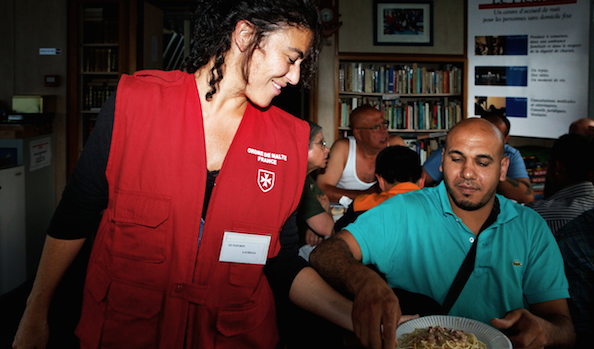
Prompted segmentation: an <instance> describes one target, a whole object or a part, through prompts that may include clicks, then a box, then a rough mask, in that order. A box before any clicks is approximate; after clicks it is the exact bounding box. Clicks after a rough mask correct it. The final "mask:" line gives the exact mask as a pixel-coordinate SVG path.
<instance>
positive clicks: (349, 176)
mask: <svg viewBox="0 0 594 349" xmlns="http://www.w3.org/2000/svg"><path fill="white" fill-rule="evenodd" d="M348 140H349V156H348V158H347V162H346V165H345V166H344V170H342V176H341V177H340V179H339V180H338V183H337V184H336V187H337V188H340V189H350V190H367V189H369V188H371V187H372V186H373V185H374V184H375V181H374V182H372V183H367V182H363V181H362V180H360V179H359V177H357V163H356V162H357V141H356V140H355V137H353V136H348Z"/></svg>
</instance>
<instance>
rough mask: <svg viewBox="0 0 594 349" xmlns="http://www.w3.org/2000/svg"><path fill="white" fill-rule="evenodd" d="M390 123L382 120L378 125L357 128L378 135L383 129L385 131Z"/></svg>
mask: <svg viewBox="0 0 594 349" xmlns="http://www.w3.org/2000/svg"><path fill="white" fill-rule="evenodd" d="M389 124H390V122H389V121H388V120H384V121H382V122H381V123H379V124H376V125H373V126H371V127H357V128H360V129H363V130H371V132H373V133H378V132H380V131H381V130H383V129H387V128H388V125H389Z"/></svg>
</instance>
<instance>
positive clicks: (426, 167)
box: [423, 114, 534, 203]
mask: <svg viewBox="0 0 594 349" xmlns="http://www.w3.org/2000/svg"><path fill="white" fill-rule="evenodd" d="M482 119H485V120H487V121H490V122H492V123H493V124H494V125H495V126H497V128H498V129H499V131H501V133H502V134H503V136H504V139H505V156H507V157H508V158H509V169H508V171H507V176H506V178H505V179H504V180H502V181H501V182H500V183H499V186H498V187H497V192H498V193H499V194H501V195H503V196H505V197H506V198H508V199H512V200H515V201H516V202H519V203H526V202H532V201H534V192H533V191H532V184H531V182H530V177H529V176H528V172H527V171H526V164H525V163H524V159H522V154H520V152H519V151H518V150H517V149H515V148H513V147H511V146H510V145H508V144H507V141H508V140H509V130H510V123H509V120H508V119H507V117H505V116H504V115H499V114H490V115H487V116H484V117H482ZM442 149H443V148H442V147H440V148H437V150H435V151H434V152H433V153H432V154H431V155H430V156H429V158H427V161H425V163H424V164H423V172H424V173H425V174H426V176H425V185H426V186H432V185H435V184H437V183H439V182H440V181H441V180H442V179H443V173H442V172H441V168H440V165H441V157H442Z"/></svg>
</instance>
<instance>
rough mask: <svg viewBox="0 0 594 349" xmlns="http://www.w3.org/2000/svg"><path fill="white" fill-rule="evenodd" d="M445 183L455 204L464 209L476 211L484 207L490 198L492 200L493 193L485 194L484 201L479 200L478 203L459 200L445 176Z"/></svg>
mask: <svg viewBox="0 0 594 349" xmlns="http://www.w3.org/2000/svg"><path fill="white" fill-rule="evenodd" d="M444 183H445V186H446V190H447V191H448V194H450V198H451V199H452V201H453V202H454V204H455V205H456V206H457V207H459V208H461V209H463V210H464V211H476V210H478V209H480V208H483V207H484V206H485V205H486V204H487V203H488V202H489V200H491V196H492V195H487V196H485V197H484V200H483V201H479V202H477V203H472V202H470V201H467V200H458V199H457V198H456V196H455V195H454V191H453V190H452V189H451V188H450V186H449V184H448V182H447V181H446V180H445V178H444ZM493 195H494V193H493Z"/></svg>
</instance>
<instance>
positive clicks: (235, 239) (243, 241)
mask: <svg viewBox="0 0 594 349" xmlns="http://www.w3.org/2000/svg"><path fill="white" fill-rule="evenodd" d="M269 246H270V235H255V234H242V233H234V232H230V231H226V232H225V235H223V245H222V246H221V255H220V256H219V261H220V262H233V263H247V264H262V265H264V264H266V260H267V258H268V247H269Z"/></svg>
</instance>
